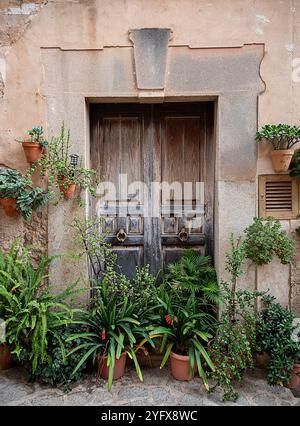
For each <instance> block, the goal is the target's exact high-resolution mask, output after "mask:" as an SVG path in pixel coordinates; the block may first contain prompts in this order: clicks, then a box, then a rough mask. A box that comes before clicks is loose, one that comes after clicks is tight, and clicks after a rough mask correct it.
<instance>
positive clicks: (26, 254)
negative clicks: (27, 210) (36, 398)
mask: <svg viewBox="0 0 300 426" xmlns="http://www.w3.org/2000/svg"><path fill="white" fill-rule="evenodd" d="M55 258H56V257H55V256H53V257H47V256H42V257H41V259H40V261H39V263H38V265H34V264H33V260H32V255H31V252H30V250H29V249H28V248H26V247H25V246H24V245H21V242H20V239H18V240H16V241H15V243H14V244H13V246H12V247H11V249H10V251H9V252H8V253H6V254H4V253H3V252H1V251H0V317H1V318H3V319H4V320H5V323H6V342H7V344H8V345H9V348H10V349H11V353H12V355H13V356H14V357H15V358H16V359H17V360H18V361H20V362H21V363H22V364H23V365H25V366H26V367H27V368H28V372H29V373H30V376H31V377H34V376H35V373H36V372H37V368H38V366H40V367H41V365H44V366H46V365H50V364H51V362H52V360H51V357H50V356H49V350H48V349H49V347H48V345H49V344H50V341H51V340H52V339H53V338H55V339H56V340H57V341H58V342H59V344H60V349H61V348H63V346H64V342H62V339H61V335H60V333H61V328H62V327H63V326H68V325H71V324H72V322H73V319H74V316H75V314H76V313H77V310H76V309H72V308H70V307H69V306H68V305H67V304H66V303H64V301H65V300H66V299H69V298H71V297H73V296H75V295H77V294H78V293H80V292H81V291H83V289H78V290H77V289H75V286H76V285H77V283H75V284H71V285H69V286H68V287H67V288H66V289H65V290H63V291H62V292H53V290H52V289H51V286H48V285H45V284H46V283H45V281H46V280H47V279H48V268H49V265H50V264H51V262H52V261H53V260H54V259H55ZM16 259H17V261H16ZM61 350H62V349H61Z"/></svg>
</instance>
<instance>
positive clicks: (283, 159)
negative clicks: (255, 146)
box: [270, 149, 294, 172]
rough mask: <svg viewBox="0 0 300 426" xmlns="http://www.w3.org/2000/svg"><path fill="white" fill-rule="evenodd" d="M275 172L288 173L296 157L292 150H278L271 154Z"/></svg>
mask: <svg viewBox="0 0 300 426" xmlns="http://www.w3.org/2000/svg"><path fill="white" fill-rule="evenodd" d="M270 155H271V160H272V164H273V169H274V171H275V172H287V171H288V169H289V166H290V164H291V160H292V158H293V155H294V150H292V149H278V150H273V151H271V152H270Z"/></svg>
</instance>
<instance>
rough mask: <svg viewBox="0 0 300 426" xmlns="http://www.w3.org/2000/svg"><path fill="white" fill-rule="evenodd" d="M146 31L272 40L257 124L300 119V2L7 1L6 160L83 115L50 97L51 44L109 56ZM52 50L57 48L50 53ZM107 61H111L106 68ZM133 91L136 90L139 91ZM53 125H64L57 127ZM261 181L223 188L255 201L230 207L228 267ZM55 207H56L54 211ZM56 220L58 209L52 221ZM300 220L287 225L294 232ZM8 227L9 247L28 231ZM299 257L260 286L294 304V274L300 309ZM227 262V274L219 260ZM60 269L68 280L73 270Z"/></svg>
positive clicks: (2, 51) (185, 37) (229, 41)
mask: <svg viewBox="0 0 300 426" xmlns="http://www.w3.org/2000/svg"><path fill="white" fill-rule="evenodd" d="M20 3H22V4H23V6H22V7H21V6H20ZM143 27H163V28H166V27H167V28H171V29H172V39H171V41H170V43H169V45H170V46H173V47H175V46H189V47H191V48H208V47H210V48H216V47H217V48H218V47H234V46H242V45H244V44H252V43H263V44H264V47H265V54H264V58H263V61H262V64H261V67H260V74H261V78H262V80H263V81H264V83H265V91H264V92H263V93H262V94H261V95H260V96H259V100H258V124H259V126H260V125H262V124H264V123H267V122H287V123H294V124H299V121H300V109H299V103H300V101H299V99H300V96H299V95H300V82H298V83H293V81H292V61H293V59H294V58H297V57H298V56H299V57H300V0H282V1H280V0H260V1H255V0H252V1H244V0H223V1H220V0H210V1H207V0H203V1H202V0H172V1H171V0H124V1H120V0H49V1H41V0H40V1H31V2H30V1H27V0H26V1H23V2H19V1H10V0H1V1H0V73H1V74H0V130H1V131H0V164H4V165H6V166H8V167H15V168H18V169H20V170H24V168H25V167H26V163H25V159H24V154H23V151H22V149H21V147H20V145H18V144H17V143H16V142H15V139H16V138H18V139H19V138H21V137H22V136H23V135H24V134H25V132H26V130H27V129H28V128H30V127H31V126H32V125H34V124H42V125H44V126H45V128H47V129H48V132H49V134H50V133H51V131H53V130H57V128H58V127H59V125H60V122H61V121H62V120H65V121H66V123H67V124H68V120H69V119H70V115H72V114H73V113H74V114H76V112H75V111H78V109H77V110H75V109H74V108H75V106H76V102H80V100H79V99H78V97H76V96H75V97H74V102H72V101H70V97H69V98H68V101H64V100H63V99H62V102H61V108H57V101H56V102H54V101H53V97H51V96H49V95H47V90H45V86H46V87H47V82H45V64H44V59H43V55H44V52H45V49H41V48H53V47H60V48H62V49H66V50H68V51H72V50H74V51H80V50H83V51H84V50H88V51H91V52H92V51H94V49H103V48H104V50H103V52H108V51H110V52H111V54H110V55H114V53H113V49H115V50H116V51H117V48H118V49H119V50H118V52H120V47H124V48H125V50H126V47H131V46H132V43H131V42H130V40H129V36H128V31H129V30H130V29H133V28H143ZM46 50H47V52H49V49H46ZM105 55H106V53H105ZM112 57H113V56H110V58H112ZM110 60H111V59H110ZM117 60H118V57H117V56H116V55H115V61H117ZM106 63H108V62H104V63H103V67H104V71H103V72H105V66H106V65H105V64H106ZM107 66H108V65H107ZM75 78H76V79H79V83H80V79H82V80H85V79H89V74H87V75H78V74H76V69H74V79H75ZM100 78H101V75H100ZM133 83H134V80H133ZM110 89H111V90H113V88H112V87H111V88H110V87H108V88H107V94H109V90H110ZM132 92H133V93H135V88H134V87H133V88H132ZM48 93H49V91H48ZM90 95H91V94H90ZM95 95H96V94H95ZM60 96H61V94H60ZM52 101H53V102H52ZM80 108H85V106H84V104H80ZM67 112H68V113H67ZM53 123H57V126H56V128H54V127H55V125H53ZM231 125H234V123H231ZM84 126H86V123H82V124H81V123H78V128H77V129H74V130H75V131H76V132H75V134H74V132H73V137H74V144H75V145H76V146H77V147H78V146H80V147H81V148H80V149H81V150H82V152H83V153H84V151H85V147H84V146H81V140H82V137H83V138H84V134H85V133H86V128H85V127H84ZM51 127H52V128H51ZM77 130H78V131H77ZM233 142H234V141H233ZM254 143H255V142H254ZM250 151H251V150H250ZM262 173H272V168H271V164H270V160H269V156H268V147H264V146H263V147H261V148H260V149H259V153H258V163H257V171H256V174H262ZM255 185H256V182H255V177H254V178H252V177H251V178H249V177H247V176H245V182H244V183H241V179H240V176H239V177H238V179H236V177H235V176H234V174H233V175H232V176H228V177H227V179H223V180H222V182H220V184H219V185H218V188H219V190H218V191H219V200H220V202H222V197H224V198H226V197H228V196H232V198H233V199H234V198H235V197H236V194H237V193H239V194H240V196H241V199H242V200H243V201H242V202H245V206H246V207H247V214H245V215H243V216H241V217H240V216H239V217H235V216H234V215H232V211H230V209H228V210H226V211H225V210H224V212H223V216H222V223H221V224H220V226H219V230H218V233H219V234H218V238H219V241H218V242H217V244H216V246H217V247H218V253H219V263H222V261H223V256H222V253H224V251H225V250H226V247H227V246H226V244H225V241H226V238H227V233H228V230H229V229H231V224H232V230H234V231H235V232H236V233H239V232H240V231H241V230H242V229H243V228H244V227H245V225H246V224H247V223H248V222H249V217H251V216H252V212H253V213H255V212H256V209H257V197H255V193H254V192H253V188H254V186H255ZM253 194H254V195H253ZM246 207H245V208H246ZM52 209H53V207H50V215H51V214H52V213H51V212H52V211H53V210H52ZM68 209H70V207H66V206H64V207H63V208H62V214H61V216H62V217H63V218H68V216H69V211H68ZM54 216H55V215H53V214H52V216H51V217H53V218H54ZM232 216H233V217H234V220H233V219H232ZM42 220H43V227H44V232H43V231H42V233H41V232H40V230H39V227H38V225H33V227H31V228H34V231H33V230H32V229H31V230H30V232H31V233H32V235H34V237H33V241H34V242H35V241H36V240H38V241H41V242H44V241H45V238H46V227H45V220H46V219H45V217H44V216H43V219H42ZM56 220H57V218H56V216H55V220H54V219H53V220H52V221H51V223H50V225H49V236H50V238H52V239H53V241H52V243H51V247H52V248H53V250H54V249H56V248H57V249H58V250H59V249H61V250H62V249H64V248H65V247H64V234H63V233H56V234H54V233H53V231H54V230H56V229H59V228H60V227H61V221H59V222H57V221H56ZM296 222H297V221H292V222H290V221H285V222H284V223H283V224H284V226H285V227H286V228H287V229H288V230H291V231H292V233H293V235H294V236H295V233H294V232H293V230H294V228H295V224H296ZM0 223H1V225H0V241H1V243H3V244H4V245H6V246H7V245H8V244H9V241H10V240H11V239H12V238H13V236H14V235H16V233H19V234H21V235H23V234H24V232H25V231H26V229H27V228H28V225H23V223H22V221H21V220H20V219H17V220H11V219H10V220H8V219H7V218H6V217H5V216H4V215H3V212H2V210H0ZM36 223H38V220H37V221H36ZM221 225H222V226H221ZM24 227H25V228H26V229H25V231H24ZM61 229H64V228H61ZM26 232H27V231H26ZM222 233H223V234H222ZM225 233H226V235H225ZM221 234H222V235H221ZM295 238H297V236H295ZM220 244H221V245H220ZM298 245H299V243H298ZM297 257H298V256H296V260H295V264H294V266H293V267H292V268H291V271H290V270H289V267H282V266H281V265H273V266H272V268H271V269H270V268H269V269H268V268H267V267H266V268H261V270H260V271H258V273H257V279H258V283H257V285H258V287H259V288H266V287H270V288H274V289H275V288H276V290H275V292H276V294H277V295H278V296H279V298H280V300H281V302H282V303H284V304H289V303H291V300H290V293H291V292H290V287H289V286H290V280H291V281H292V283H293V284H295V285H294V287H293V301H292V305H293V308H294V309H295V310H296V311H298V312H300V291H299V288H300V287H299V286H298V276H299V271H298V268H297V262H299V268H300V260H299V261H298V260H297ZM219 268H220V271H221V270H222V268H221V266H220V265H219ZM71 269H72V268H71ZM252 269H253V268H251V267H250V272H249V274H248V276H247V278H246V279H245V282H247V283H248V284H249V285H253V282H254V277H255V273H254V271H253V270H252ZM68 270H70V268H69V267H68ZM271 272H272V273H271ZM290 272H292V274H290ZM58 275H59V277H60V278H62V277H63V276H65V271H62V272H61V273H60V274H58Z"/></svg>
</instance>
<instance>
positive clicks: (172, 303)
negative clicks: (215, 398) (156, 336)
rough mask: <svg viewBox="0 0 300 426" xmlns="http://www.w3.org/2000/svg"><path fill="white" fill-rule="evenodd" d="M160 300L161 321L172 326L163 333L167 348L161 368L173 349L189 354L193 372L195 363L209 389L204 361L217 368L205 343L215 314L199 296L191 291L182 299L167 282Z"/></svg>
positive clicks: (211, 368)
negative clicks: (209, 310)
mask: <svg viewBox="0 0 300 426" xmlns="http://www.w3.org/2000/svg"><path fill="white" fill-rule="evenodd" d="M159 302H160V303H161V308H160V315H161V325H163V326H164V327H167V328H168V329H169V330H168V332H167V333H164V336H163V339H162V344H161V351H163V350H164V349H165V355H164V357H163V360H162V363H161V366H160V368H162V367H163V366H164V365H165V363H166V362H167V360H168V358H169V356H170V354H171V352H175V353H177V354H180V355H187V356H189V363H190V373H191V376H193V375H194V368H195V364H196V366H197V370H198V373H199V376H200V377H201V379H202V381H203V384H204V385H205V387H206V388H207V389H208V384H207V378H206V374H205V370H204V364H206V366H207V367H208V368H209V369H210V370H212V371H214V369H215V367H214V365H213V362H212V361H211V358H210V356H209V354H208V353H207V351H206V348H205V346H206V344H207V343H208V341H209V339H212V337H213V336H212V334H211V332H212V331H213V329H214V325H215V318H214V317H213V316H212V315H210V314H209V313H207V312H203V311H202V310H201V308H199V303H198V300H197V298H196V297H195V296H194V295H193V294H191V295H190V296H189V297H188V298H187V299H186V300H185V301H184V300H181V298H180V295H179V294H178V292H177V291H176V289H174V288H172V287H170V286H168V285H164V286H162V287H161V294H160V297H159Z"/></svg>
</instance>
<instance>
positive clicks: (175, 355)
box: [170, 352, 190, 361]
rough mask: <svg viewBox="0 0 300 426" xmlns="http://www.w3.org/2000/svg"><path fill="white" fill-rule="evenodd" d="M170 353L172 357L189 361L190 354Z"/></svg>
mask: <svg viewBox="0 0 300 426" xmlns="http://www.w3.org/2000/svg"><path fill="white" fill-rule="evenodd" d="M170 355H171V357H172V358H175V359H179V360H180V361H187V360H189V359H190V357H189V355H179V354H176V353H175V352H171V354H170Z"/></svg>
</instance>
